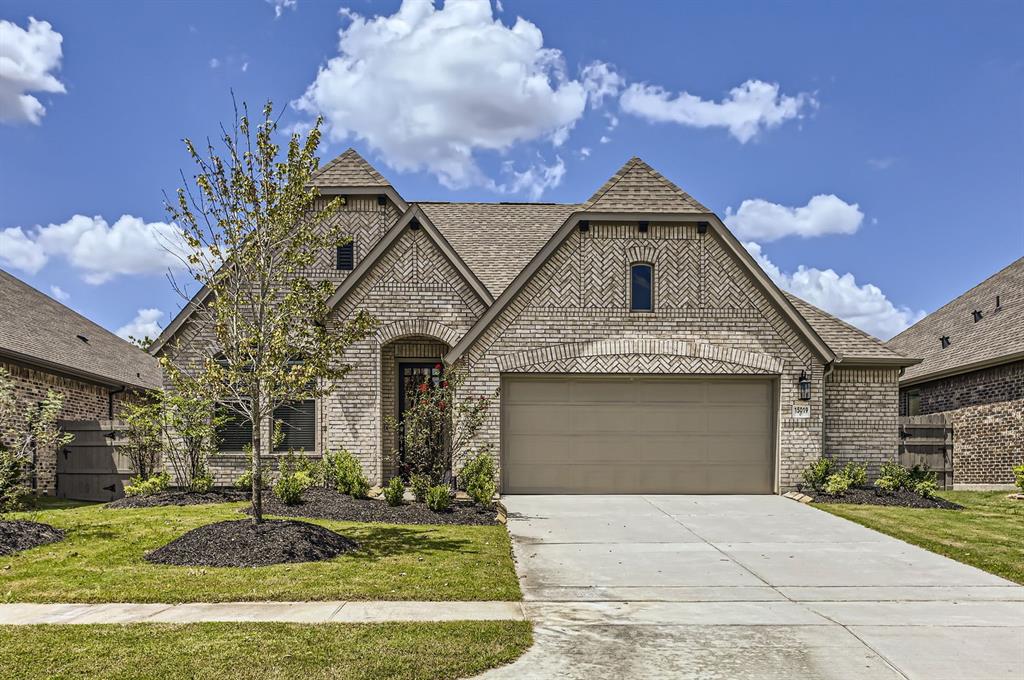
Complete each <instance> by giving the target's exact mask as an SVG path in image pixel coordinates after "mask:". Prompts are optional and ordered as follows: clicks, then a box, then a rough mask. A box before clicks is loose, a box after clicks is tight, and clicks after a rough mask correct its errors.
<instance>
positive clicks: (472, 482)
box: [459, 453, 498, 506]
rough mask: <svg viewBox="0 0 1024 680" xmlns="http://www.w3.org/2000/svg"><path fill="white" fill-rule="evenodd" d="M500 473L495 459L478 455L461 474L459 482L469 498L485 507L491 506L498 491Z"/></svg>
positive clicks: (465, 466) (463, 467)
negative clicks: (495, 466)
mask: <svg viewBox="0 0 1024 680" xmlns="http://www.w3.org/2000/svg"><path fill="white" fill-rule="evenodd" d="M497 476H498V473H497V471H496V470H495V469H494V459H493V458H491V457H490V456H489V455H488V454H486V453H478V454H477V455H476V456H474V457H473V458H472V459H471V460H470V461H469V462H468V463H466V464H465V465H464V466H462V470H461V471H460V472H459V481H461V482H462V485H463V488H464V489H465V490H466V493H467V494H469V497H470V498H472V499H473V500H474V501H475V502H476V503H479V504H480V505H483V506H490V505H491V502H492V501H493V500H494V494H495V492H496V491H497V490H498V482H497Z"/></svg>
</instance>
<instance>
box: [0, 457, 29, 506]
mask: <svg viewBox="0 0 1024 680" xmlns="http://www.w3.org/2000/svg"><path fill="white" fill-rule="evenodd" d="M31 498H32V494H31V492H30V491H29V488H28V483H27V480H26V479H25V463H24V459H22V457H21V456H19V455H17V454H15V453H14V452H13V451H6V450H4V449H0V512H13V511H15V510H23V509H24V508H25V507H26V506H27V505H28V504H29V501H30V500H31Z"/></svg>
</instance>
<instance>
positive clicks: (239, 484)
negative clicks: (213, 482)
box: [235, 468, 270, 491]
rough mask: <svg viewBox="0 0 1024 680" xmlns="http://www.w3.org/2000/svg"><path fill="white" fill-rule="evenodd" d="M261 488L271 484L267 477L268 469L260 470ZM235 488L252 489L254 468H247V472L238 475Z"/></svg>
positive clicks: (241, 489) (240, 489)
mask: <svg viewBox="0 0 1024 680" xmlns="http://www.w3.org/2000/svg"><path fill="white" fill-rule="evenodd" d="M260 477H261V478H262V479H261V480H260V488H261V489H266V488H267V487H268V486H270V484H269V480H268V479H267V471H266V470H260ZM235 488H236V489H238V490H239V491H252V468H246V470H245V472H243V473H242V474H240V475H238V479H236V480H235Z"/></svg>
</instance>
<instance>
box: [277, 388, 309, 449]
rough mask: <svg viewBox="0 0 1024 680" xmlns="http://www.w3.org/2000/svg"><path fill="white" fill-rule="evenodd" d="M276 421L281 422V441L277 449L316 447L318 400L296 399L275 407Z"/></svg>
mask: <svg viewBox="0 0 1024 680" xmlns="http://www.w3.org/2000/svg"><path fill="white" fill-rule="evenodd" d="M274 422H275V423H280V424H281V435H282V437H281V441H280V442H278V443H277V446H275V447H274V450H275V451H288V450H289V449H303V450H304V451H313V450H315V449H316V401H314V400H312V399H307V400H305V401H294V402H292V403H290V404H284V405H282V406H278V407H277V408H276V409H274Z"/></svg>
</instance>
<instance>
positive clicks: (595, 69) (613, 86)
mask: <svg viewBox="0 0 1024 680" xmlns="http://www.w3.org/2000/svg"><path fill="white" fill-rule="evenodd" d="M580 77H581V78H582V79H583V89H584V90H586V92H587V99H588V101H589V102H590V104H591V106H594V107H600V106H601V105H602V104H604V98H605V97H616V96H618V94H619V92H620V91H621V90H622V88H623V87H624V86H625V84H626V80H625V79H624V78H623V77H622V76H620V75H619V74H618V73H617V72H616V71H615V67H613V66H612V65H611V64H606V63H604V62H603V61H595V62H593V63H591V64H589V65H587V66H585V67H584V68H583V71H582V72H581V73H580ZM612 118H614V116H612Z"/></svg>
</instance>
